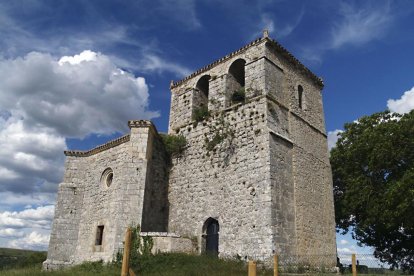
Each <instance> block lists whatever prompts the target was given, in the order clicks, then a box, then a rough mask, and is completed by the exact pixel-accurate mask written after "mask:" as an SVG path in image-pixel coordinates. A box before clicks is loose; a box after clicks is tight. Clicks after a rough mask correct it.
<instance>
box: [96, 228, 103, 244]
mask: <svg viewBox="0 0 414 276" xmlns="http://www.w3.org/2000/svg"><path fill="white" fill-rule="evenodd" d="M103 231H104V226H103V225H99V226H98V228H97V229H96V240H95V245H102V237H103Z"/></svg>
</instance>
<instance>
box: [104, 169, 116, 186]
mask: <svg viewBox="0 0 414 276" xmlns="http://www.w3.org/2000/svg"><path fill="white" fill-rule="evenodd" d="M113 178H114V172H113V171H112V169H111V168H107V169H106V170H104V172H103V173H102V176H101V183H102V184H103V185H105V186H106V187H109V186H111V184H112V180H113Z"/></svg>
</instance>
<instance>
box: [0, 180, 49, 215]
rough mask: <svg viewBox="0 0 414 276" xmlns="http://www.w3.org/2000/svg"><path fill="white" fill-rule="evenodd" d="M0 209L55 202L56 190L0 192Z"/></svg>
mask: <svg viewBox="0 0 414 276" xmlns="http://www.w3.org/2000/svg"><path fill="white" fill-rule="evenodd" d="M55 186H56V185H55ZM0 198H1V201H0V210H9V211H10V210H12V208H13V207H14V206H27V208H32V207H33V206H44V205H51V204H54V203H55V198H56V191H55V190H53V192H36V193H26V194H23V193H21V192H20V193H14V192H11V191H5V192H0Z"/></svg>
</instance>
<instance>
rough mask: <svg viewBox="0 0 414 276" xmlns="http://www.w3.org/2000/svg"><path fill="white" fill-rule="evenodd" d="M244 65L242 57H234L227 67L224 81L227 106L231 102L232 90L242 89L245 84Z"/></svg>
mask: <svg viewBox="0 0 414 276" xmlns="http://www.w3.org/2000/svg"><path fill="white" fill-rule="evenodd" d="M245 65H246V61H245V60H244V59H241V58H239V59H236V60H235V61H233V63H232V64H231V65H230V67H229V71H228V74H227V82H226V90H227V91H226V102H227V104H226V105H227V106H228V105H229V104H230V103H231V100H230V99H231V97H232V95H233V93H234V92H236V91H240V90H243V89H244V86H245V83H246V81H245V77H246V73H245Z"/></svg>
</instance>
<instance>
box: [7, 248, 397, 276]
mask: <svg viewBox="0 0 414 276" xmlns="http://www.w3.org/2000/svg"><path fill="white" fill-rule="evenodd" d="M0 252H1V251H0ZM2 253H3V255H4V252H2ZM8 253H10V254H14V256H16V255H20V256H26V257H27V256H30V254H32V253H33V251H27V252H22V251H19V252H11V251H10V252H8ZM37 253H39V252H37ZM43 253H45V252H43ZM42 261H43V260H42ZM42 261H38V262H37V263H36V264H33V263H32V264H30V265H28V266H27V267H21V266H19V267H14V268H8V269H0V275H2V276H17V275H19V276H20V275H27V276H29V275H30V276H38V275H44V276H55V275H63V276H65V275H67V276H69V275H70V276H71V275H79V276H89V275H103V276H107V275H108V276H109V275H120V274H121V266H120V265H119V264H104V263H102V262H85V263H83V264H81V265H77V266H73V267H70V268H66V269H63V270H58V271H51V272H44V271H42V270H41V266H42V264H41V263H42ZM133 270H134V272H135V273H136V275H148V276H155V275H157V276H177V275H178V276H180V275H183V276H204V275H209V276H210V275H211V276H218V275H226V276H227V275H229V276H232V275H247V264H246V263H245V262H243V261H240V260H235V259H231V260H229V259H227V260H226V259H218V258H214V257H209V256H199V255H187V254H181V253H169V254H158V255H153V256H141V257H140V260H139V265H138V267H134V268H133ZM368 272H369V274H358V275H366V276H370V275H380V274H376V273H372V271H368ZM397 274H398V273H395V274H393V275H397ZM257 275H258V276H267V275H269V276H270V275H273V270H272V269H268V270H265V269H262V268H260V267H259V266H258V268H257ZM280 275H281V276H283V275H289V276H294V275H324V276H328V275H337V274H332V273H317V272H307V273H305V274H296V273H286V272H285V273H283V272H281V273H280ZM343 275H350V274H348V273H347V274H343ZM382 275H384V274H382ZM386 275H390V274H388V273H387V274H386Z"/></svg>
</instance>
